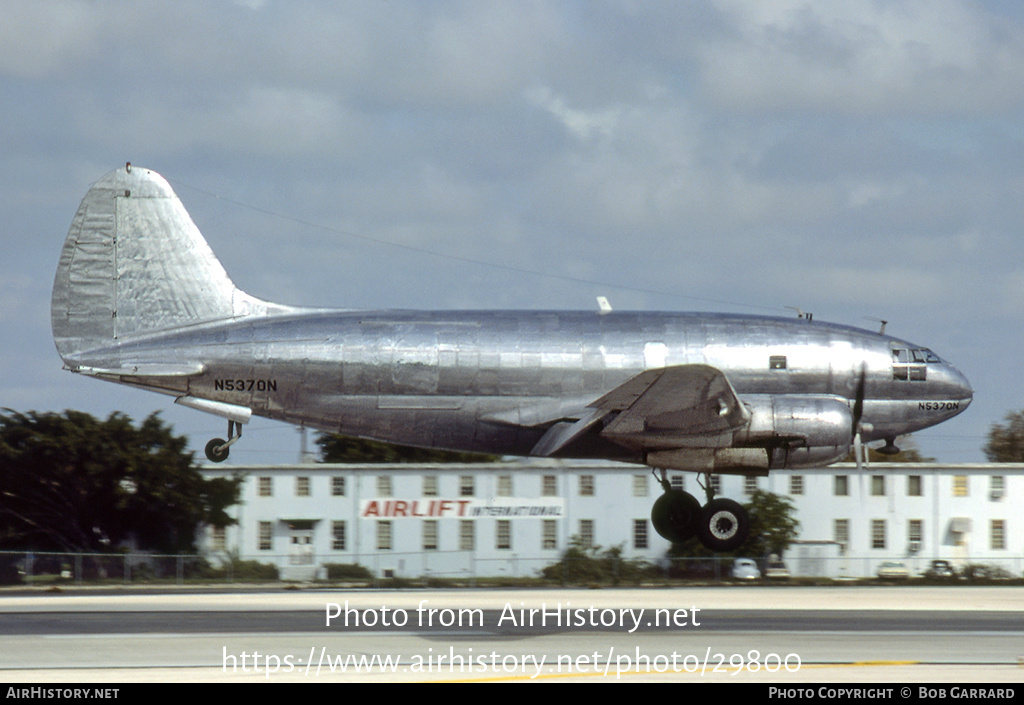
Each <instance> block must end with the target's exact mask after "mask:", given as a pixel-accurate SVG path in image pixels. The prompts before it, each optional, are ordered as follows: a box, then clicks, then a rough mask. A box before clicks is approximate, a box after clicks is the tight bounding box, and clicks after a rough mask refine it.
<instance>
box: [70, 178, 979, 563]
mask: <svg viewBox="0 0 1024 705" xmlns="http://www.w3.org/2000/svg"><path fill="white" fill-rule="evenodd" d="M51 315H52V325H53V336H54V341H55V343H56V345H57V350H58V351H59V353H60V356H61V358H62V359H63V361H64V365H65V367H66V368H67V369H69V370H71V371H72V372H77V373H80V374H84V375H88V376H91V377H96V378H99V379H105V380H109V381H113V382H120V383H123V384H128V385H131V386H133V387H139V388H142V389H148V390H152V391H156V392H162V393H164V394H169V395H171V396H173V397H175V398H176V399H175V401H176V402H177V403H180V404H183V405H185V406H187V407H191V408H194V409H198V410H200V411H205V412H209V413H212V414H216V415H218V416H221V417H223V418H226V419H227V421H228V438H227V440H222V439H213V440H211V441H210V443H209V444H208V445H207V447H206V454H207V456H208V457H209V458H210V460H213V461H217V462H219V461H222V460H224V459H225V458H226V457H227V455H228V449H229V447H230V446H231V445H233V444H234V443H236V442H237V441H238V440H239V438H240V436H241V429H242V425H243V424H245V423H247V422H248V421H249V419H250V417H251V416H252V415H253V414H255V415H258V416H263V417H267V418H272V419H279V420H283V421H288V422H291V423H295V424H303V425H306V426H312V427H314V428H319V429H322V430H325V431H330V432H337V433H342V434H346V435H351V436H360V437H364V438H374V439H379V440H384V441H391V442H395V443H401V444H406V445H415V446H422V447H431V448H445V449H451V450H460V451H478V452H484V453H492V454H502V455H521V456H530V455H532V456H544V457H556V458H608V459H615V460H622V461H627V462H633V463H639V464H646V465H648V466H650V467H651V468H653V469H654V472H655V473H657V474H658V477H659V481H660V483H661V485H662V487H663V488H664V494H662V495H661V496H660V497H659V498H658V500H657V501H656V502H655V504H654V508H653V511H652V521H653V523H654V526H655V528H656V530H657V531H658V533H660V534H661V535H662V536H664V537H665V538H668V539H670V540H672V541H682V540H685V539H687V538H689V537H691V536H694V535H696V536H697V537H698V538H699V539H700V540H701V541H702V542H703V543H704V544H705V545H706V546H707V547H709V548H711V549H713V550H717V551H726V550H731V549H733V548H735V547H737V546H739V545H740V544H741V543H742V542H743V540H745V538H746V536H747V533H748V531H749V517H748V516H747V513H746V511H745V510H744V509H743V508H742V507H741V506H740V505H739V504H738V503H737V502H735V501H733V500H730V499H726V498H721V497H715V496H714V490H713V483H712V482H711V478H712V475H714V474H720V473H733V474H744V475H751V474H752V475H767V474H768V472H769V471H770V470H773V469H778V468H814V467H822V466H824V465H827V464H830V463H833V462H836V461H838V460H840V459H842V458H844V457H846V456H847V455H848V453H849V452H850V450H851V449H855V450H856V451H857V453H858V457H859V455H860V453H861V450H862V446H861V443H867V442H869V441H884V442H885V446H884V447H883V448H882V451H884V452H890V453H894V452H896V451H897V449H896V447H895V443H894V442H895V439H896V437H897V436H901V435H904V434H908V433H912V432H914V431H918V430H920V429H923V428H927V427H929V426H932V425H934V424H937V423H939V422H941V421H945V420H946V419H949V418H951V417H953V416H955V415H957V414H959V413H960V412H961V411H963V410H964V409H965V408H966V407H967V405H968V404H969V403H970V402H971V398H972V390H971V386H970V384H968V382H967V380H966V379H965V378H964V376H963V375H962V374H961V373H960V372H959V371H958V370H957V369H956V368H955V367H953V366H952V365H950V364H948V363H946V362H944V361H943V360H941V359H939V357H938V356H936V355H935V354H934V353H933V352H931V351H930V350H929V349H927V348H925V347H922V346H920V345H914V344H911V343H908V342H905V341H903V340H899V339H897V338H893V337H890V336H887V335H884V334H882V333H881V332H872V331H866V330H861V329H858V328H852V327H847V326H840V325H834V324H829V323H822V322H819V321H814V320H812V319H810V318H809V317H800V318H769V317H755V316H739V315H724V314H706V313H626V312H615V311H609V310H608V307H607V306H605V305H602V307H601V309H600V310H595V311H593V312H561V311H530V312H525V311H458V312H457V311H435V312H426V311H406V310H387V311H383V310H381V311H377V310H326V309H309V308H296V307H291V306H283V305H279V304H274V303H269V302H266V301H262V300H260V299H257V298H255V297H252V296H250V295H248V294H245V293H243V292H242V291H240V290H239V289H238V288H236V287H235V285H234V284H233V283H232V282H231V280H230V278H229V277H228V275H227V273H226V272H225V271H224V268H223V267H222V266H221V264H220V262H219V261H218V260H217V258H216V257H215V256H214V254H213V252H212V251H211V249H210V247H209V246H208V245H207V243H206V241H205V240H204V239H203V237H202V235H201V234H200V232H199V230H198V229H197V228H196V226H195V224H194V223H193V222H192V219H191V218H190V217H189V215H188V213H187V212H186V211H185V208H184V206H182V204H181V201H180V200H178V197H177V196H176V195H175V194H174V192H173V191H172V189H171V187H170V186H169V185H168V183H167V182H166V181H165V180H164V179H163V178H162V177H161V176H160V175H158V174H156V173H154V172H152V171H149V170H147V169H142V168H138V167H132V166H131V164H127V165H125V167H124V168H121V169H117V170H116V171H113V172H111V173H109V174H107V175H106V176H104V177H103V178H102V179H100V180H99V181H98V182H96V183H95V184H94V185H93V186H92V187H91V188H90V189H89V191H88V193H87V194H86V195H85V198H84V199H83V201H82V204H81V206H80V207H79V209H78V212H77V213H76V215H75V217H74V220H73V222H72V224H71V229H70V232H69V233H68V236H67V240H66V242H65V243H64V249H63V251H62V253H61V257H60V264H59V266H58V269H57V275H56V280H55V281H54V287H53V299H52V311H51ZM669 469H674V470H685V471H694V472H697V473H699V474H701V475H703V476H704V480H705V482H704V489H705V493H706V495H707V497H706V500H707V501H706V502H705V503H704V504H703V506H701V502H700V501H698V500H697V498H695V497H694V496H693V495H691V494H689V493H686V492H683V491H682V490H678V489H672V487H671V485H670V483H669V482H668V479H667V476H666V471H667V470H669Z"/></svg>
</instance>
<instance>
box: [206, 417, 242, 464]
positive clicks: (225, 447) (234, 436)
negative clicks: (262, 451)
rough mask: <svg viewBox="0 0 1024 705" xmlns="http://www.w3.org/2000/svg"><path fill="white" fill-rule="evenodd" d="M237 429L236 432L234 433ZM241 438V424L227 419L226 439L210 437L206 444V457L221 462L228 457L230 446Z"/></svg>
mask: <svg viewBox="0 0 1024 705" xmlns="http://www.w3.org/2000/svg"><path fill="white" fill-rule="evenodd" d="M236 431H237V433H236ZM241 438H242V424H240V423H237V422H235V421H230V420H229V421H228V439H227V440H226V441H225V440H224V439H223V438H211V439H210V442H209V443H207V444H206V457H207V458H208V459H209V460H210V461H211V462H214V463H223V462H224V461H225V460H227V459H228V453H229V452H230V450H229V449H230V448H231V446H233V445H235V443H237V442H238V441H239V439H241Z"/></svg>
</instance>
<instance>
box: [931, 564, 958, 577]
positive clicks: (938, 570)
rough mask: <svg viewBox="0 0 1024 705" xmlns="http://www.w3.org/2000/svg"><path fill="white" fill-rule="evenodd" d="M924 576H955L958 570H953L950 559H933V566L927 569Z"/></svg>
mask: <svg viewBox="0 0 1024 705" xmlns="http://www.w3.org/2000/svg"><path fill="white" fill-rule="evenodd" d="M924 577H926V578H955V577H956V571H955V570H953V566H952V564H951V563H950V562H949V561H943V560H935V561H932V564H931V566H930V567H929V568H928V570H926V571H925V573H924Z"/></svg>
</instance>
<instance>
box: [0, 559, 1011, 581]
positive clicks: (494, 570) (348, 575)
mask: <svg viewBox="0 0 1024 705" xmlns="http://www.w3.org/2000/svg"><path fill="white" fill-rule="evenodd" d="M337 560H338V558H337V557H320V558H318V557H316V556H309V557H308V558H307V559H304V560H302V561H296V560H295V556H294V555H290V554H267V555H265V556H261V557H260V560H239V559H238V558H237V557H234V556H232V555H229V554H222V555H213V556H207V557H203V556H198V555H159V554H147V553H46V552H34V551H4V552H0V585H7V586H15V585H20V586H35V587H39V586H44V587H45V586H51V585H52V586H60V585H105V584H106V585H113V584H118V585H145V584H165V585H166V584H173V585H186V584H195V585H199V584H213V585H216V584H227V583H274V582H282V581H283V582H323V583H327V584H343V585H351V586H365V587H387V586H392V587H401V586H403V585H409V586H414V585H415V586H436V587H444V586H446V585H450V586H453V587H458V586H469V587H475V586H486V585H522V586H530V585H564V586H574V585H587V586H615V585H623V586H630V585H666V584H667V585H671V584H676V583H678V584H686V583H702V584H732V583H760V584H765V583H770V584H776V583H788V584H793V583H802V582H803V583H808V582H809V583H815V582H816V583H822V582H831V581H846V580H849V581H865V580H867V581H878V582H886V583H890V584H895V583H901V582H906V583H908V584H921V583H929V584H943V583H955V584H964V583H975V584H977V583H999V584H1012V583H1018V584H1024V578H1022V571H1024V557H1019V556H1018V557H1009V558H1008V557H1005V556H996V557H977V558H972V559H970V560H961V561H938V562H941V563H945V564H946V566H947V567H948V570H943V571H939V572H936V571H934V570H933V562H932V561H929V560H925V559H916V560H911V561H908V560H907V559H906V558H899V557H893V558H886V557H877V558H861V557H856V558H847V557H839V558H824V559H823V558H816V559H815V560H814V562H813V563H808V564H806V565H805V564H803V563H802V562H801V561H800V560H799V559H793V560H785V561H784V562H783V565H782V570H779V566H778V565H775V566H774V568H775V569H774V570H772V571H768V570H767V568H768V565H767V561H762V560H758V561H749V560H747V561H746V564H745V565H744V566H743V567H742V569H741V568H740V567H738V566H737V559H735V558H733V557H731V556H715V557H667V556H666V557H665V558H663V559H662V560H660V561H658V562H649V561H646V560H642V559H633V558H627V557H623V556H619V555H608V554H602V555H594V556H585V557H576V556H569V555H566V556H563V557H562V558H561V559H560V560H558V561H555V562H552V560H551V558H550V557H543V558H541V557H531V556H524V555H520V554H515V553H510V554H509V555H508V556H504V557H500V558H494V557H480V556H477V555H476V554H475V553H473V552H472V551H422V552H417V553H392V552H380V553H374V554H370V555H362V556H346V557H345V559H344V560H347V561H349V562H346V563H339V562H334V561H337ZM751 565H753V567H754V568H755V570H753V571H751V570H750V567H751ZM734 569H735V571H734Z"/></svg>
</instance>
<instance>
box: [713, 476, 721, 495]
mask: <svg viewBox="0 0 1024 705" xmlns="http://www.w3.org/2000/svg"><path fill="white" fill-rule="evenodd" d="M711 489H712V490H714V491H715V494H721V493H722V476H721V475H712V476H711Z"/></svg>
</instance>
